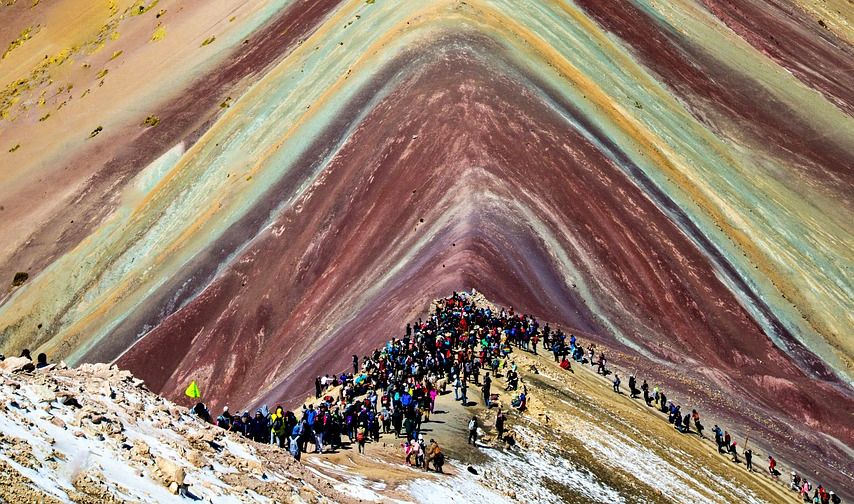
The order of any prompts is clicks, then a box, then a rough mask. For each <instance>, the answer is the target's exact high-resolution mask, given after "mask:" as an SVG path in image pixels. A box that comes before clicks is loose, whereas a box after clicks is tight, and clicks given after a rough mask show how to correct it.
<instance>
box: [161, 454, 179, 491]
mask: <svg viewBox="0 0 854 504" xmlns="http://www.w3.org/2000/svg"><path fill="white" fill-rule="evenodd" d="M157 468H158V469H160V473H161V474H163V479H164V481H166V482H170V483H176V484H178V485H183V484H184V476H185V472H184V468H183V467H181V466H179V465H178V464H176V463H174V462H172V461H171V460H169V459H165V458H163V457H157Z"/></svg>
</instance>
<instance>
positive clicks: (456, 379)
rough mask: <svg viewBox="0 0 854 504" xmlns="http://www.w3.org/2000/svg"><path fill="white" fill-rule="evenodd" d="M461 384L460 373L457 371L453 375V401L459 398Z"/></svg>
mask: <svg viewBox="0 0 854 504" xmlns="http://www.w3.org/2000/svg"><path fill="white" fill-rule="evenodd" d="M461 384H462V380H461V379H460V374H459V373H457V374H456V375H455V376H454V400H455V401H459V400H460V386H461Z"/></svg>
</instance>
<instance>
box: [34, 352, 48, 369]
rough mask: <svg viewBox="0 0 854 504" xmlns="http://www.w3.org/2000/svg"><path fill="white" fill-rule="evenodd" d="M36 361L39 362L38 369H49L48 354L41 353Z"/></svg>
mask: <svg viewBox="0 0 854 504" xmlns="http://www.w3.org/2000/svg"><path fill="white" fill-rule="evenodd" d="M36 360H37V364H36V369H41V368H43V367H47V354H46V353H40V354H39V355H38V357H36Z"/></svg>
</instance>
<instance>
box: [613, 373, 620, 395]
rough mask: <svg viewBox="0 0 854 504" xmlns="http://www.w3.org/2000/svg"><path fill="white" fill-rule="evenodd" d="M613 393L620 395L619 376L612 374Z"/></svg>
mask: <svg viewBox="0 0 854 504" xmlns="http://www.w3.org/2000/svg"><path fill="white" fill-rule="evenodd" d="M614 392H616V393H618V394H619V393H620V375H618V374H617V373H614Z"/></svg>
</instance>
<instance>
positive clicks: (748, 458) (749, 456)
mask: <svg viewBox="0 0 854 504" xmlns="http://www.w3.org/2000/svg"><path fill="white" fill-rule="evenodd" d="M744 463H745V464H747V470H748V471H749V472H753V450H751V449H749V448H748V449H747V450H744Z"/></svg>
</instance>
